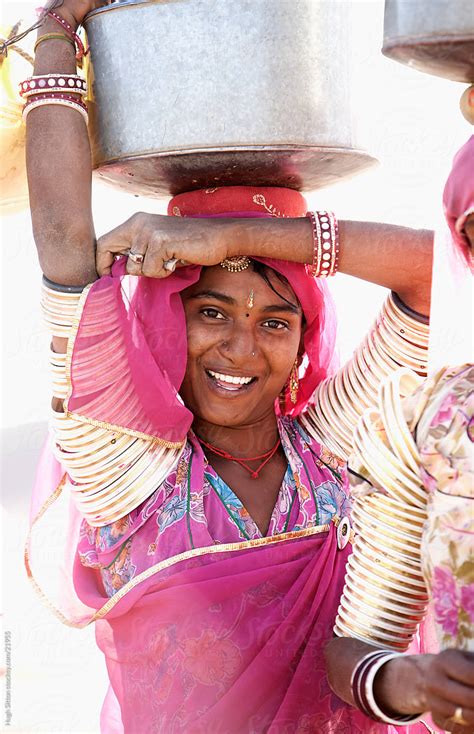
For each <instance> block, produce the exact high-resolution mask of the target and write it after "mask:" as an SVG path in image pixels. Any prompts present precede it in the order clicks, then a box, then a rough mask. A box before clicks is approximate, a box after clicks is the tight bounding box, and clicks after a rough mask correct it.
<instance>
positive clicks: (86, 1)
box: [53, 0, 111, 28]
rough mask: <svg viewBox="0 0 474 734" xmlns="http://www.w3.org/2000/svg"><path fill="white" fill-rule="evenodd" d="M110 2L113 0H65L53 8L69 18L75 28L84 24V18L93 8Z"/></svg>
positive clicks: (65, 17)
mask: <svg viewBox="0 0 474 734" xmlns="http://www.w3.org/2000/svg"><path fill="white" fill-rule="evenodd" d="M110 4H111V0H63V2H62V3H59V4H58V5H56V6H55V7H53V10H54V11H55V12H57V13H58V15H60V16H61V17H63V18H64V20H67V21H68V23H70V25H72V27H73V28H77V27H78V26H80V25H82V22H83V20H84V18H85V17H86V15H87V14H88V13H90V12H92V10H96V9H97V8H101V7H103V6H104V5H110Z"/></svg>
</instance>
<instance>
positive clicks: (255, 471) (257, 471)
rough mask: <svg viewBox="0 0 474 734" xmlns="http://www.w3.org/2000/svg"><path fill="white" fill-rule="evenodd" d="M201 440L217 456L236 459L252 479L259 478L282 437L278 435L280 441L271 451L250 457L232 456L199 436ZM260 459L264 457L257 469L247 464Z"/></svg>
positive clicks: (230, 459) (231, 459) (229, 459)
mask: <svg viewBox="0 0 474 734" xmlns="http://www.w3.org/2000/svg"><path fill="white" fill-rule="evenodd" d="M198 438H199V437H198ZM199 441H200V442H201V443H202V444H203V446H205V447H206V448H208V449H209V451H212V452H213V453H214V454H217V456H220V457H221V458H222V459H227V460H228V461H236V462H237V464H240V466H242V467H243V468H244V469H247V471H248V472H250V474H251V475H252V479H258V475H259V474H260V472H261V471H262V469H263V467H264V466H265V464H267V463H268V462H269V461H270V459H271V458H272V456H274V454H275V453H276V450H277V449H278V447H279V445H280V437H279V436H278V441H277V442H276V444H275V446H274V447H273V448H272V449H270V451H266V452H265V453H264V454H259V456H251V457H250V458H249V459H242V458H239V457H238V456H232V454H229V452H228V451H224V449H219V448H217V446H213V445H212V444H210V443H207V442H206V441H204V440H203V439H202V438H199ZM260 459H263V461H262V463H261V464H260V466H259V467H258V468H257V469H251V468H250V466H246V464H247V463H248V462H249V461H259V460H260Z"/></svg>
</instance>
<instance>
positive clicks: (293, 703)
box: [25, 0, 471, 734]
mask: <svg viewBox="0 0 474 734" xmlns="http://www.w3.org/2000/svg"><path fill="white" fill-rule="evenodd" d="M103 4H104V3H103V2H89V0H64V2H63V3H62V5H61V7H60V10H59V11H58V12H60V13H61V14H63V18H62V20H63V21H65V22H66V27H69V29H70V30H72V31H74V30H75V29H77V26H78V24H79V23H80V22H81V21H82V20H83V18H84V16H85V14H86V13H87V12H88V11H90V10H91V9H92V8H93V7H94V6H101V5H103ZM61 25H62V26H63V24H62V23H61ZM57 26H58V21H57V19H56V20H54V19H52V18H48V19H47V20H46V22H45V23H44V25H42V26H41V28H40V30H39V35H40V40H41V42H40V43H39V45H38V46H37V53H36V59H35V76H36V77H37V79H36V80H30V81H31V84H33V82H34V84H35V85H36V81H38V84H39V82H40V81H41V82H42V83H43V85H44V86H46V84H50V81H51V79H50V77H52V76H54V77H55V78H56V79H58V80H62V81H64V80H65V79H66V77H67V78H71V80H73V77H74V78H75V71H76V60H75V53H74V48H73V47H72V44H71V43H70V42H67V43H65V42H64V39H63V38H58V37H57V35H58V27H57ZM64 27H65V26H63V28H64ZM52 36H54V37H52ZM66 40H67V39H66ZM47 79H49V81H47ZM73 81H74V80H73ZM76 81H77V79H76ZM53 83H54V80H53ZM79 83H80V84H81V82H80V79H79ZM58 84H59V81H58ZM31 89H33V87H31ZM74 94H76V96H77V95H78V93H76V92H75V93H74ZM33 96H34V95H33ZM73 96H74V95H73ZM79 97H80V95H79ZM79 97H78V99H72V100H71V99H67V100H66V99H64V98H63V97H62V96H60V97H55V98H54V100H53V101H54V104H52V98H51V99H50V98H49V97H48V98H47V97H42V98H41V99H37V100H33V102H32V103H31V104H30V106H29V108H28V109H27V114H28V118H27V165H28V178H29V188H30V201H31V213H32V219H33V229H34V235H35V241H36V244H37V247H38V253H39V260H40V264H41V267H42V269H43V272H44V274H45V281H44V288H43V309H44V315H45V320H46V323H47V325H48V327H49V329H50V332H51V335H52V353H51V365H52V372H53V395H54V399H53V406H52V407H53V410H52V421H51V425H52V431H51V436H50V439H49V441H48V445H47V447H46V450H45V453H44V456H43V459H42V462H41V464H40V467H39V471H38V481H37V484H36V487H35V491H34V496H33V502H32V522H31V531H30V535H29V538H28V542H27V547H26V552H25V559H26V566H27V571H28V574H29V576H30V578H31V580H32V582H33V584H34V585H35V588H36V589H37V591H39V593H40V594H42V595H43V598H45V597H46V601H47V602H48V603H49V605H50V607H51V608H53V610H54V611H55V613H56V614H57V615H58V616H59V618H60V619H61V621H62V622H63V623H65V624H68V625H70V626H75V627H84V626H86V625H88V624H90V623H92V622H94V623H95V625H96V640H97V643H98V645H99V647H100V649H101V650H102V652H103V654H104V656H105V659H106V663H107V672H108V675H109V679H110V689H109V694H108V696H107V698H106V701H105V703H104V706H103V710H102V715H101V731H102V734H112V732H113V734H118V732H124V734H144V733H145V732H156V734H160V733H161V734H168V733H169V732H175V733H176V734H179V733H181V732H183V733H184V732H186V734H187V733H188V732H189V733H190V734H195V733H196V734H208V733H217V732H218V733H219V734H250V733H252V734H264V733H265V734H270V733H272V734H283V733H288V734H290V733H291V734H302V733H303V732H321V734H333V733H334V732H336V731H337V732H351V734H387V733H388V732H394V731H396V730H397V729H398V727H399V726H408V731H410V732H419V731H424V730H425V728H424V725H422V724H421V723H420V724H417V723H414V722H415V721H417V719H418V714H419V713H420V711H421V710H422V709H423V708H424V707H425V706H424V704H425V701H426V699H425V698H423V695H422V693H423V691H422V682H423V681H424V680H425V679H429V677H430V675H431V677H433V675H432V669H431V667H430V666H431V662H432V660H431V656H416V659H415V661H414V657H413V656H407V660H408V663H407V667H406V668H404V671H406V672H405V674H404V676H403V684H404V686H405V687H404V689H403V690H402V691H401V690H400V684H399V688H398V690H397V689H396V687H395V686H390V687H387V686H382V687H381V689H380V690H378V689H377V688H376V687H375V688H374V687H372V689H371V690H370V693H371V694H372V693H374V690H375V693H374V695H376V704H377V708H374V707H372V709H370V708H368V706H367V705H359V704H360V701H359V699H358V698H357V697H356V693H357V691H355V692H353V691H352V690H351V681H352V680H353V673H354V671H359V672H361V675H362V673H363V672H364V670H365V661H366V656H367V655H368V654H369V653H373V652H374V647H373V640H372V643H371V640H370V639H367V636H364V634H363V633H361V634H358V632H355V633H354V637H353V638H352V639H348V640H346V641H345V642H347V643H348V645H345V646H344V647H343V648H342V652H341V653H340V654H339V657H338V658H337V664H336V665H333V666H332V668H331V669H332V671H334V670H336V672H335V677H336V678H337V684H338V685H337V687H336V690H339V691H343V692H344V700H342V698H339V697H338V696H337V695H336V694H335V693H334V692H333V690H332V689H331V686H330V684H329V680H328V674H327V670H326V662H325V659H324V648H325V647H326V645H327V643H328V641H329V640H330V639H331V638H332V636H333V627H334V623H335V619H336V614H337V610H338V606H339V603H340V599H341V594H342V591H343V585H344V575H345V570H346V560H347V558H348V557H349V553H350V550H349V549H350V546H349V544H348V541H349V540H350V538H351V533H350V522H349V515H350V500H349V497H348V492H347V484H348V483H347V471H346V463H345V457H341V456H339V453H338V452H339V447H341V450H342V451H344V450H345V449H347V448H348V447H349V443H348V440H347V436H348V435H349V436H350V435H351V431H352V428H353V426H354V425H355V423H356V421H357V418H358V414H359V413H360V412H363V411H364V409H365V408H366V407H370V406H371V405H373V404H374V400H375V397H376V394H377V391H378V386H379V383H380V380H381V379H382V378H383V376H384V375H386V374H387V373H390V372H391V371H393V369H395V368H396V367H397V366H399V365H402V366H413V365H414V366H415V368H416V369H417V370H418V371H419V372H420V373H421V374H423V372H424V371H425V367H426V342H427V324H426V321H427V314H428V313H429V299H430V272H431V250H432V233H430V232H426V231H415V230H410V229H407V228H404V227H395V226H388V225H383V224H376V223H367V222H349V221H345V222H344V221H339V222H338V221H337V220H336V217H335V216H334V215H332V214H331V213H329V212H312V213H309V216H305V215H306V214H307V206H306V202H305V200H304V197H303V196H302V195H301V194H299V193H298V192H297V191H294V190H289V189H279V188H274V187H269V188H256V187H226V188H213V189H206V190H200V191H193V192H190V193H187V194H180V195H179V196H177V197H175V198H174V199H173V200H172V201H171V202H170V204H169V210H168V214H169V215H170V216H166V217H165V216H158V215H147V214H143V213H138V214H136V215H134V216H133V217H132V218H131V219H130V220H128V221H127V222H125V223H124V224H122V225H119V226H118V227H117V228H116V229H114V230H113V231H112V232H110V233H108V234H107V235H105V236H104V237H101V238H100V240H99V241H98V242H96V241H95V235H94V225H93V221H92V212H91V207H90V192H91V162H90V161H91V159H90V146H89V139H88V136H87V129H86V125H85V124H84V114H85V112H86V111H85V109H84V105H83V104H82V102H81V99H79ZM63 102H65V103H66V104H63ZM78 112H80V114H77V113H78ZM175 266H178V267H176V268H175ZM174 268H175V269H174ZM338 268H339V270H341V271H342V272H344V273H346V274H349V275H353V276H355V277H358V278H361V279H365V280H367V281H370V282H374V283H377V284H380V285H383V286H385V287H386V288H388V289H390V290H392V291H393V293H392V294H391V295H390V296H389V297H388V299H387V302H386V304H385V305H384V309H383V311H382V315H381V317H380V318H379V319H377V322H376V324H375V325H374V328H373V329H372V330H371V333H370V334H369V335H368V337H367V340H366V342H365V343H364V345H363V349H361V350H360V352H359V351H358V352H357V353H356V355H355V356H354V358H353V360H352V361H351V362H350V363H349V365H346V366H345V367H344V368H343V370H341V371H339V372H337V371H336V361H335V338H336V323H335V315H334V308H333V304H332V300H331V298H330V295H329V291H328V288H327V284H326V278H327V277H328V276H329V275H332V274H334V273H335V272H336V270H337V269H338ZM97 276H100V277H97ZM329 446H331V447H335V448H336V451H333V450H331V449H330V448H329ZM52 539H54V541H55V544H56V545H55V553H54V554H53V553H51V555H54V571H55V573H54V572H52V570H51V567H50V566H48V565H47V563H45V561H47V560H48V559H45V558H44V550H45V549H46V551H49V550H50V549H51V542H52ZM61 540H62V547H63V553H62V555H61V554H59V553H58V552H57V551H56V548H57V547H58V545H59V544H60V541H61ZM395 541H396V542H397V538H395ZM356 550H357V554H355V555H356V559H357V562H359V561H360V562H361V563H363V562H364V561H365V555H364V552H363V551H360V550H359V549H358V548H357V549H356ZM361 559H362V560H361ZM373 565H374V564H372V566H373ZM372 566H371V567H370V568H372ZM399 575H400V574H398V576H399ZM397 578H398V577H397ZM403 584H404V579H403V577H402V579H401V581H400V582H398V581H397V584H396V586H397V591H396V592H395V593H396V603H397V606H396V610H400V609H401V612H402V613H405V614H406V615H407V616H408V618H409V622H410V623H409V624H407V625H405V626H402V627H401V628H400V629H399V628H398V627H397V626H396V625H394V624H391V625H390V627H391V628H394V629H391V630H390V632H389V636H388V639H389V644H385V643H386V641H387V634H386V633H387V630H383V631H382V634H383V635H385V636H384V637H383V638H382V643H381V644H380V645H379V646H378V647H377V648H376V650H375V654H376V656H377V657H376V662H377V666H378V668H380V665H381V661H382V662H384V663H386V664H387V668H386V669H385V670H393V667H390V666H391V659H390V656H389V659H388V660H387V658H386V657H385V655H384V653H383V652H381V648H383V647H390V645H391V643H392V642H393V640H394V642H395V649H397V650H402V649H403V650H404V649H406V647H407V645H408V643H409V642H410V639H411V638H412V637H413V634H414V631H415V627H416V625H414V624H413V623H412V621H413V614H416V615H418V616H416V619H418V618H419V616H420V615H419V606H422V604H421V602H420V603H418V598H416V599H415V607H416V608H415V612H413V611H412V608H411V606H410V602H411V599H412V597H413V594H411V593H410V589H408V591H407V593H406V594H405V593H404V588H405V587H404V585H403ZM407 586H410V584H407ZM419 586H420V584H419V583H418V587H419ZM400 587H401V591H400ZM418 587H417V589H418ZM376 588H377V587H376ZM359 591H360V589H359ZM416 593H417V594H418V595H419V596H421V597H422V596H423V593H424V592H423V590H422V591H421V592H419V591H418V590H417V592H416ZM346 611H347V610H344V614H346ZM350 612H351V610H350V609H349V611H348V612H347V613H350ZM346 616H347V615H346ZM392 616H393V615H392ZM357 638H359V639H357ZM377 639H378V638H377ZM380 656H382V657H380ZM382 658H383V660H382ZM420 658H421V659H423V660H424V664H423V665H421V664H420V663H419V660H420ZM361 666H362V667H361ZM456 666H457V667H456ZM460 666H462V663H460V662H459V659H458V660H457V662H456V660H454V663H453V665H452V666H451V667H450V669H449V671H448V673H449V675H448V674H446V675H445V677H444V678H443V677H441V678H442V679H441V684H440V685H444V684H445V683H446V685H445V686H444V687H445V688H446V690H449V691H452V686H450V683H451V680H452V678H453V669H459V667H460ZM371 669H372V668H371ZM397 669H398V668H397ZM420 671H421V674H420ZM438 673H439V670H438ZM388 678H389V679H391V678H390V676H388ZM448 679H449V681H448ZM437 680H438V681H439V677H438V679H437ZM420 681H421V682H420ZM333 687H335V686H334V685H333ZM407 690H408V691H409V692H410V694H411V695H410V697H409V699H408V703H407V701H406V696H405V697H404V696H403V695H400V694H404V693H405V692H406V691H407ZM347 691H348V692H347ZM394 691H395V693H397V692H398V697H395V698H394ZM461 694H462V695H461ZM461 694H460V693H459V689H458V688H456V689H455V692H454V694H450V695H451V699H452V701H451V703H452V702H453V701H454V700H455V699H456V700H457V703H456V706H460V705H462V706H463V712H464V716H468V717H469V716H471V712H470V710H469V707H468V706H467V705H466V706H465V705H464V700H461V699H462V698H463V695H464V691H461ZM400 701H402V702H403V707H402V708H400ZM435 703H436V702H435ZM374 706H375V704H374ZM434 706H435V704H433V708H434Z"/></svg>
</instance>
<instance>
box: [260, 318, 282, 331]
mask: <svg viewBox="0 0 474 734" xmlns="http://www.w3.org/2000/svg"><path fill="white" fill-rule="evenodd" d="M264 326H269V327H270V329H287V328H288V324H287V323H286V322H285V321H278V320H277V319H268V321H265V322H264Z"/></svg>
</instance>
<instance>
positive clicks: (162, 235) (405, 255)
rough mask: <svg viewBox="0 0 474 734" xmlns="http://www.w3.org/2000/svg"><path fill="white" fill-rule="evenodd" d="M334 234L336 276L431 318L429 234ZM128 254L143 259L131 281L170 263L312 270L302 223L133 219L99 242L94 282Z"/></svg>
mask: <svg viewBox="0 0 474 734" xmlns="http://www.w3.org/2000/svg"><path fill="white" fill-rule="evenodd" d="M339 234H340V256H339V270H340V272H342V273H346V274H347V275H352V276H354V277H356V278H361V279H362V280H367V281H370V282H371V283H376V284H378V285H382V286H384V287H385V288H389V289H391V290H394V291H396V292H397V293H398V294H399V296H400V297H401V298H402V299H403V301H405V303H406V304H407V305H408V306H410V307H411V308H413V309H414V310H415V311H419V312H420V313H424V314H426V315H428V314H429V305H430V291H431V266H432V247H433V233H432V232H431V231H429V230H415V229H409V228H408V227H398V226H396V225H390V224H379V223H373V222H353V221H344V220H342V221H340V222H339ZM128 249H133V251H135V252H142V253H144V254H145V261H144V263H143V267H140V266H137V265H136V264H134V263H133V262H132V261H130V260H129V261H128V264H127V270H128V272H129V273H133V274H135V275H139V274H140V273H142V274H143V275H148V276H150V277H166V276H167V275H169V272H168V271H166V270H164V269H163V262H164V261H166V260H172V259H175V258H176V259H178V260H179V259H182V260H185V261H186V262H191V263H194V264H202V265H216V264H217V263H219V262H220V261H221V260H223V259H225V258H226V257H231V256H232V255H250V256H252V255H253V256H255V257H272V258H276V259H281V260H292V261H294V262H301V263H310V262H312V259H313V237H312V229H311V223H310V221H309V220H308V219H306V218H295V219H277V218H272V219H207V220H206V219H192V218H188V219H185V218H180V217H164V216H161V215H158V214H145V213H139V214H136V215H134V216H133V217H131V218H130V219H129V220H128V221H127V222H125V223H124V224H122V225H120V226H119V227H116V228H115V229H114V230H112V231H111V232H109V233H107V234H106V235H104V236H103V237H101V238H100V239H99V241H98V245H97V270H98V272H99V274H100V275H103V274H105V273H107V272H109V270H110V267H111V265H112V262H113V258H114V255H116V254H119V253H121V252H125V251H126V250H128ZM395 263H396V267H395V265H394V264H395Z"/></svg>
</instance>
